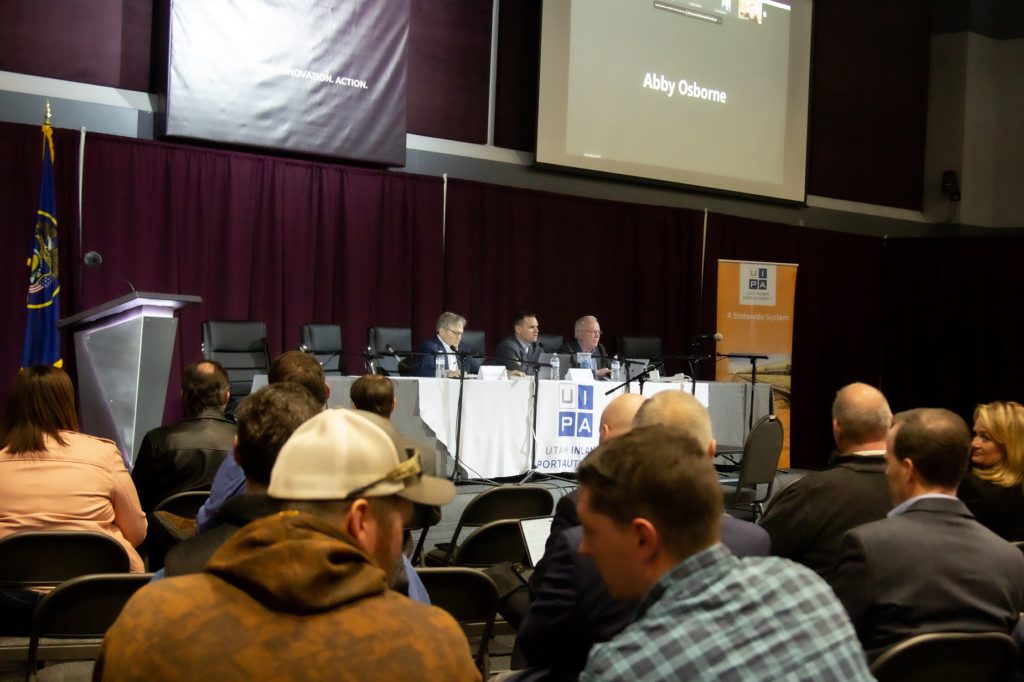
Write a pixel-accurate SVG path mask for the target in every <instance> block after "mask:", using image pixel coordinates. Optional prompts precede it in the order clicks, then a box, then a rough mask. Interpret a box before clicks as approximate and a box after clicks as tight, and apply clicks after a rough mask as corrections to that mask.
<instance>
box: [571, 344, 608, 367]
mask: <svg viewBox="0 0 1024 682" xmlns="http://www.w3.org/2000/svg"><path fill="white" fill-rule="evenodd" d="M582 351H583V349H582V348H580V342H579V341H577V340H576V339H569V340H568V341H566V342H565V343H563V344H562V347H561V348H559V349H558V352H559V353H568V354H569V356H570V357H569V359H570V362H572V366H573V367H577V364H576V354H577V353H580V352H582ZM590 357H591V358H593V359H595V360H597V368H598V369H608V368H609V367H611V366H612V365H611V362H610V361H609V360H608V351H606V350H605V349H604V346H602V345H601V344H597V347H596V348H594V350H592V351H590Z"/></svg>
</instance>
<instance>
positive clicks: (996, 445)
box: [957, 402, 1024, 541]
mask: <svg viewBox="0 0 1024 682" xmlns="http://www.w3.org/2000/svg"><path fill="white" fill-rule="evenodd" d="M957 495H958V496H959V497H960V499H961V500H963V502H964V504H966V505H967V508H968V509H970V510H971V513H972V514H974V518H976V519H977V520H978V523H980V524H981V525H983V526H986V527H987V528H989V529H991V530H992V531H994V532H995V533H996V534H998V535H999V536H1000V537H1002V538H1004V539H1006V540H1011V541H1020V540H1024V406H1021V405H1020V404H1019V403H1014V402H995V403H989V404H987V405H978V407H977V409H975V410H974V439H973V440H972V441H971V473H970V474H969V475H967V476H964V480H963V481H961V482H960V488H959V490H958V491H957Z"/></svg>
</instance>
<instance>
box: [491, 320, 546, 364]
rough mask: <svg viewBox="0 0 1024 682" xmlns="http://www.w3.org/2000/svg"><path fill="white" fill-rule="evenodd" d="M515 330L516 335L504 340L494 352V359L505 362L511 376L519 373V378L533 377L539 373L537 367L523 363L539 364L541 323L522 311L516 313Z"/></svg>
mask: <svg viewBox="0 0 1024 682" xmlns="http://www.w3.org/2000/svg"><path fill="white" fill-rule="evenodd" d="M513 328H514V329H515V333H513V334H512V335H511V336H506V337H505V338H504V339H502V341H501V343H499V344H498V347H497V348H496V349H495V350H494V357H496V358H497V359H498V360H501V361H503V362H504V365H505V369H506V370H508V373H509V374H510V375H511V374H513V373H517V375H518V376H523V375H524V374H525V375H529V376H533V375H534V374H536V373H537V369H538V367H537V365H531V364H523V361H526V362H527V363H531V362H537V359H538V358H539V357H540V352H541V347H540V344H538V343H537V337H538V336H539V335H540V323H538V322H537V316H536V315H535V314H533V313H530V312H525V311H522V312H518V313H516V317H515V320H514V321H513ZM499 364H501V363H499Z"/></svg>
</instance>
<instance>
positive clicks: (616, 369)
mask: <svg viewBox="0 0 1024 682" xmlns="http://www.w3.org/2000/svg"><path fill="white" fill-rule="evenodd" d="M612 381H622V363H620V362H619V356H618V355H616V356H614V357H612Z"/></svg>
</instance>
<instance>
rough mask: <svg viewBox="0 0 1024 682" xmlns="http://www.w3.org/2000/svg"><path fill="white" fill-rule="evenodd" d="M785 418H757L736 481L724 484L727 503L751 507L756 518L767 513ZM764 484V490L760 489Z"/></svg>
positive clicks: (723, 489) (747, 441)
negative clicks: (761, 491) (767, 502)
mask: <svg viewBox="0 0 1024 682" xmlns="http://www.w3.org/2000/svg"><path fill="white" fill-rule="evenodd" d="M782 441H783V432H782V422H780V421H779V419H778V417H776V416H775V415H773V414H769V415H765V416H764V417H761V418H760V419H758V420H757V422H756V423H755V424H754V428H753V429H751V430H750V433H749V434H748V435H747V440H746V442H745V443H744V444H743V460H742V461H741V462H740V473H739V478H738V479H736V481H735V485H729V484H725V485H723V486H722V491H723V492H724V493H725V505H726V506H727V507H730V508H740V509H744V510H745V511H748V512H749V513H750V514H751V515H752V516H753V518H754V520H755V521H756V520H757V518H758V517H759V516H761V514H763V513H764V507H763V505H764V502H765V501H766V500H768V498H769V497H771V494H772V486H773V485H774V484H775V471H776V469H777V468H778V466H779V457H780V456H781V455H782ZM760 486H764V488H765V489H764V493H763V494H761V493H760V491H759V490H760V489H759V487H760Z"/></svg>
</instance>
